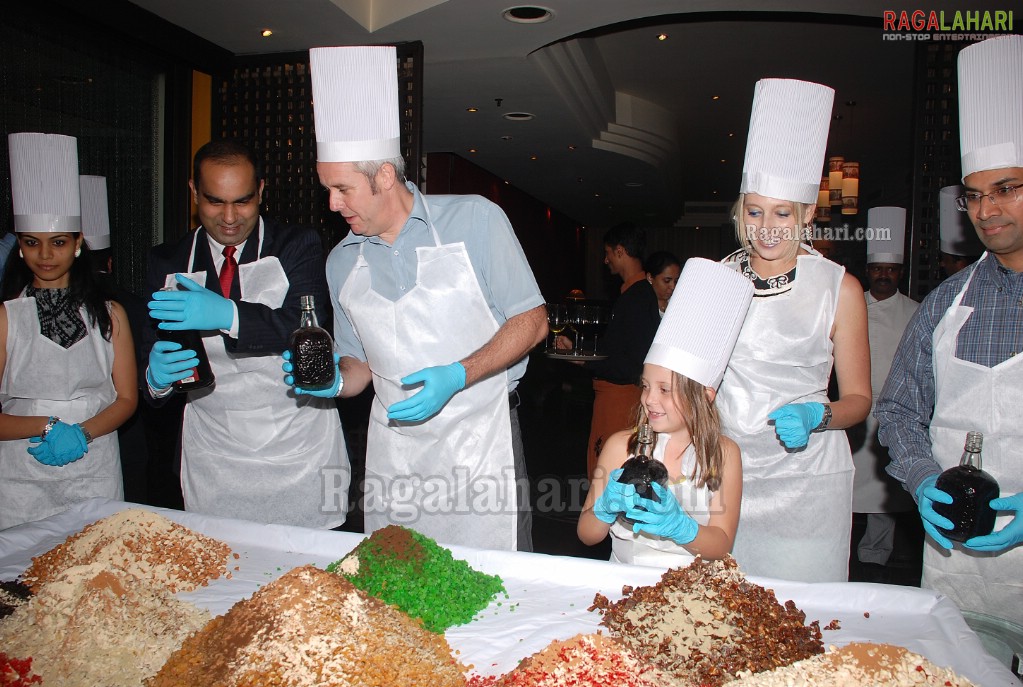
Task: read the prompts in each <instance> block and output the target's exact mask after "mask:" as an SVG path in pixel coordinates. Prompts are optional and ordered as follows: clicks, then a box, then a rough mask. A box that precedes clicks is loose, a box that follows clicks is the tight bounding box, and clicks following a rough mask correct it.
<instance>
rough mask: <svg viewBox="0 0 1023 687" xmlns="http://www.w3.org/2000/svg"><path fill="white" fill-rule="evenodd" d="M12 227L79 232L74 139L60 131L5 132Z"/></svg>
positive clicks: (80, 207) (75, 144)
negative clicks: (8, 155) (56, 132)
mask: <svg viewBox="0 0 1023 687" xmlns="http://www.w3.org/2000/svg"><path fill="white" fill-rule="evenodd" d="M7 145H8V148H9V150H10V158H11V204H12V205H13V206H14V231H32V232H80V231H81V230H82V205H81V200H80V197H79V189H78V141H77V140H75V138H74V137H73V136H61V135H60V134H38V133H20V134H8V136H7Z"/></svg>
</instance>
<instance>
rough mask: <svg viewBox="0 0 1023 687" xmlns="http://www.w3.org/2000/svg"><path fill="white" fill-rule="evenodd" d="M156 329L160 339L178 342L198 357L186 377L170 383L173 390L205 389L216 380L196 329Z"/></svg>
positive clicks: (169, 289) (184, 392)
mask: <svg viewBox="0 0 1023 687" xmlns="http://www.w3.org/2000/svg"><path fill="white" fill-rule="evenodd" d="M161 290H163V291H174V290H175V289H174V288H172V287H168V288H166V289H161ZM156 331H157V336H159V337H160V339H161V340H162V341H173V342H174V343H177V344H180V345H181V348H182V349H188V350H190V351H194V352H195V357H196V358H198V359H199V364H198V365H197V366H195V367H193V368H192V371H191V374H190V375H189V376H188V377H185V378H184V379H179V380H178V381H176V382H174V383H173V384H172V385H171V386H172V387H173V388H174V391H175V392H177V393H179V394H186V393H188V392H189V391H196V390H197V389H205V388H206V387H208V386H210V385H212V384H213V382H214V381H216V376H215V375H214V374H213V368H212V367H210V357H209V355H207V353H206V346H204V345H203V342H202V337H201V336H200V335H199V332H198V331H196V330H195V329H182V330H180V331H169V330H167V329H160V328H157V330H156Z"/></svg>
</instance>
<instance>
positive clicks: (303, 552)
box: [0, 499, 1020, 687]
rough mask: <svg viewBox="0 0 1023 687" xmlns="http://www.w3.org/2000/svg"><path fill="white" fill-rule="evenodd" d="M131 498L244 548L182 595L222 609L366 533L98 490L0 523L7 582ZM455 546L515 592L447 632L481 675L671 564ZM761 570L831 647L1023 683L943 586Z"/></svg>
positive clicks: (505, 666)
mask: <svg viewBox="0 0 1023 687" xmlns="http://www.w3.org/2000/svg"><path fill="white" fill-rule="evenodd" d="M128 507H143V508H148V509H149V510H153V511H156V512H158V513H161V514H162V515H164V516H166V517H167V518H169V519H171V520H173V521H175V522H177V523H180V524H182V525H184V526H186V527H189V528H191V529H193V530H196V531H198V532H202V533H203V534H206V535H208V536H211V537H215V538H217V539H219V540H221V541H224V542H226V543H228V544H229V545H230V546H231V548H232V549H233V550H234V552H235V553H237V554H238V555H239V556H240V558H239V559H238V560H232V561H231V562H230V564H229V569H230V570H231V572H232V574H233V578H232V579H230V580H228V579H218V580H215V581H213V582H212V583H211V584H210V585H209V586H208V587H205V588H201V589H199V590H197V591H195V592H190V593H187V594H180V595H179V597H180V598H183V599H186V600H189V601H191V602H193V603H195V604H197V605H198V606H201V607H204V608H206V609H208V610H209V611H210V613H212V614H214V615H219V614H222V613H225V612H226V611H227V610H228V609H229V608H230V607H231V606H232V605H233V604H234V603H235V602H236V601H238V600H239V599H242V598H244V597H247V596H250V595H251V594H252V593H253V592H255V591H256V590H257V589H258V588H259V587H260V586H261V585H265V584H267V583H268V582H271V581H272V580H274V579H276V578H277V577H279V576H281V575H282V574H284V573H285V572H287V571H288V570H291V569H292V568H294V567H296V566H299V565H305V564H309V563H312V564H314V565H317V566H319V567H321V568H322V567H325V566H326V565H327V564H328V563H331V562H333V561H336V560H338V559H339V558H341V557H342V556H343V555H344V554H345V553H347V552H348V551H350V550H351V549H352V548H354V547H355V545H356V544H358V542H359V541H360V540H361V539H362V536H361V535H356V534H350V533H346V532H329V531H327V532H325V531H318V530H309V529H303V528H298V527H286V526H280V525H259V524H255V523H251V522H245V521H241V520H230V519H226V518H218V517H213V516H205V515H199V514H196V513H185V512H181V511H175V510H167V509H162V508H151V507H149V506H135V504H127V503H124V502H121V501H109V500H106V499H93V500H91V501H87V502H85V503H82V504H79V505H77V506H75V507H74V508H72V509H71V510H69V511H67V512H65V513H62V514H60V515H55V516H53V517H50V518H46V519H45V520H40V521H38V522H34V523H28V524H25V525H19V526H18V527H13V528H11V529H8V530H4V531H0V580H10V579H13V578H15V577H17V576H18V575H21V574H22V573H23V572H24V571H25V569H26V568H27V567H28V566H29V564H30V563H31V557H32V556H37V555H39V554H41V553H45V552H46V551H48V550H50V549H51V548H53V547H54V546H56V545H57V544H60V543H61V542H62V541H64V539H66V538H67V537H68V536H69V535H71V534H74V533H76V532H78V531H79V530H81V529H82V528H83V527H84V526H85V525H87V524H89V523H92V522H95V521H96V520H98V519H100V518H103V517H106V516H108V515H111V514H113V513H115V512H117V511H119V510H122V509H124V508H128ZM450 548H451V551H452V552H453V553H454V555H455V556H456V557H458V558H462V559H464V560H466V561H468V562H469V564H470V565H472V567H473V568H475V569H477V570H482V571H484V572H487V573H491V574H497V575H500V576H501V578H502V579H503V580H504V585H505V588H506V589H507V592H508V596H509V598H507V599H505V598H501V599H498V600H496V601H495V602H493V603H491V605H490V606H489V607H488V608H487V609H485V610H484V611H482V612H481V613H480V614H479V616H478V617H477V618H476V619H475V620H473V621H472V622H471V623H469V624H468V625H463V626H460V627H454V628H451V629H449V630H448V631H447V635H446V636H447V639H448V642H449V643H450V644H451V646H452V647H453V648H454V649H458V650H459V651H460V654H459V656H458V658H459V659H460V660H461V661H462V662H464V663H467V664H472V665H474V666H475V668H476V670H477V671H478V672H480V673H482V674H498V673H504V672H506V671H508V670H511V669H512V668H514V667H515V666H516V665H517V664H518V662H519V661H520V660H521V659H522V658H523V657H525V656H528V655H529V654H531V653H533V652H535V651H539V650H540V649H542V648H544V647H545V646H547V644H549V643H550V642H551V641H552V640H554V639H567V638H569V637H571V636H573V635H575V634H577V633H579V632H595V631H596V630H598V629H599V628H600V625H599V621H600V615H599V614H598V613H596V612H589V611H587V610H586V609H587V608H588V607H589V606H590V604H591V603H592V602H593V596H594V594H595V593H596V592H598V591H599V592H601V593H603V594H604V595H606V596H607V597H609V598H611V599H612V600H617V599H619V598H621V596H622V586H623V585H632V586H641V585H650V584H655V583H656V582H657V581H658V580H659V579H660V575H661V573H662V572H663V571H661V570H657V569H653V568H643V567H639V566H632V565H623V564H617V563H609V562H602V561H593V560H588V559H581V558H570V557H565V556H547V555H543V554H528V553H511V552H504V551H483V550H478V549H469V548H464V547H458V546H452V547H450ZM235 566H238V570H234V567H235ZM750 579H751V580H752V581H753V582H756V583H757V584H760V585H763V586H765V587H769V588H771V589H773V590H774V591H775V593H776V594H777V596H778V600H779V601H780V602H781V603H784V602H785V601H786V600H788V599H792V600H793V601H794V602H795V603H796V605H797V606H798V607H799V608H800V609H802V610H803V611H804V612H805V613H806V617H807V622H809V621H812V620H819V621H820V624H821V627H822V628H823V627H824V626H826V625H827V624H828V623H830V622H831V621H832V620H838V622H839V625H840V626H841V627H840V629H838V630H825V631H824V633H823V634H824V643H825V646H827V645H831V644H833V645H836V646H842V645H844V644H847V643H849V642H854V641H869V642H887V643H891V644H897V645H899V646H904V647H906V648H907V649H910V650H911V651H915V652H917V653H919V654H922V655H924V656H926V657H927V658H929V659H930V660H931V661H933V662H934V663H936V664H938V665H941V666H951V667H952V668H954V669H955V670H956V672H958V673H959V674H960V675H963V676H965V677H967V678H969V679H971V680H973V681H974V682H976V683H977V684H979V685H983V686H985V687H1020V683H1019V681H1017V680H1016V679H1015V677H1013V675H1012V674H1011V673H1010V672H1009V670H1008V669H1007V668H1005V667H1004V666H1002V665H1001V664H1000V663H999V662H998V661H997V660H996V659H994V658H992V657H991V656H990V655H988V654H987V652H985V651H984V649H983V647H982V646H981V643H980V640H979V638H978V637H977V635H976V634H974V632H973V631H972V630H971V629H970V628H969V627H968V626H967V625H966V622H965V621H964V620H963V617H962V615H961V614H960V613H959V609H958V608H956V606H955V605H954V604H953V603H952V602H951V601H949V600H948V599H946V598H945V597H943V596H941V595H939V594H936V593H933V592H929V591H924V590H920V589H915V588H911V587H896V586H890V585H880V584H863V583H845V584H806V583H798V582H785V581H781V580H770V579H764V578H756V577H751V578H750ZM865 613H869V615H870V617H869V618H867V617H865Z"/></svg>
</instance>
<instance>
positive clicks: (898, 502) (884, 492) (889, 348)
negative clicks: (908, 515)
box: [846, 291, 917, 513]
mask: <svg viewBox="0 0 1023 687" xmlns="http://www.w3.org/2000/svg"><path fill="white" fill-rule="evenodd" d="M869 293H870V292H869V291H867V292H866V293H864V297H865V298H866V299H867V331H868V332H869V335H870V387H871V390H872V392H873V393H872V394H871V396H872V398H871V403H870V415H868V416H867V419H866V420H864V421H863V423H862V424H860V425H857V426H856V427H850V428H849V429H847V430H846V434H847V435H848V437H849V444H850V445H851V447H852V450H853V465H854V466H855V467H856V474H855V477H854V478H853V512H854V513H901V512H904V511H911V510H915V508H916V507H915V506H914V505H913V497H911V496H910V495H909V492H908V491H906V490H905V489H904V488H903V486H902V484H900V483H899V482H898V481H897V480H896V479H894V478H893V477H891V476H890V475H889V474H888V473H887V472H885V471H884V469H885V468H886V467H888V463H889V462H890V459H889V457H888V449H886V448H885V447H884V446H882V445H881V442H880V441H878V438H877V427H878V423H877V420H876V419H875V418H874V407H875V406H876V404H877V398H878V396H880V395H881V389H883V388H884V383H885V380H886V379H887V378H888V371H889V370H890V369H891V367H892V360H893V359H894V358H895V351H896V349H898V347H899V341H901V340H902V333H903V332H904V331H905V330H906V325H908V324H909V321H910V319H912V317H913V313H915V312H916V308H917V302H916V301H914V300H913V299H912V298H910V297H909V296H905V295H903V294H901V293H896V294H895V295H893V296H891V297H890V298H886V299H884V300H883V301H878V300H875V299H873V298H870V297H868V294H869Z"/></svg>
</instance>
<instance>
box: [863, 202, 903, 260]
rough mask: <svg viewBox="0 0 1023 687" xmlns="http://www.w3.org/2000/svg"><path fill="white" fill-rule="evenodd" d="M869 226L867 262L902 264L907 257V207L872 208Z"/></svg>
mask: <svg viewBox="0 0 1023 687" xmlns="http://www.w3.org/2000/svg"><path fill="white" fill-rule="evenodd" d="M867 227H868V232H869V233H868V235H867V263H868V264H869V263H872V262H891V263H898V264H902V261H903V260H905V258H906V247H905V246H906V208H895V207H877V208H870V209H869V210H867Z"/></svg>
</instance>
